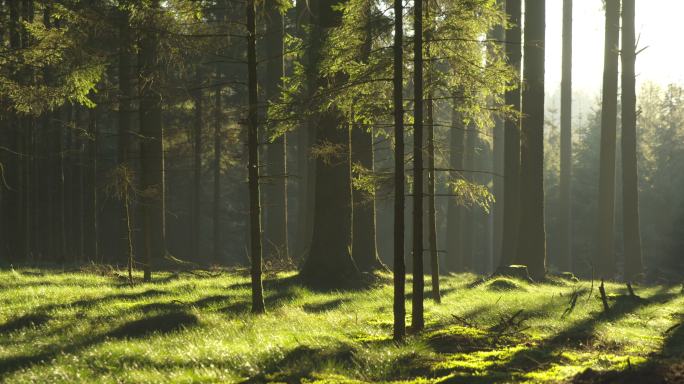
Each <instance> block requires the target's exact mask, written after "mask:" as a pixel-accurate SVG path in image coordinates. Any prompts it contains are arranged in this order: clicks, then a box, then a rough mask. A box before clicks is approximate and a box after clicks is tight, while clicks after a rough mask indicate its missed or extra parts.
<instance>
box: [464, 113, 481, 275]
mask: <svg viewBox="0 0 684 384" xmlns="http://www.w3.org/2000/svg"><path fill="white" fill-rule="evenodd" d="M465 128H466V130H465V132H464V133H465V146H464V150H463V169H464V170H465V171H463V173H464V174H465V175H467V177H466V179H468V181H469V182H471V183H474V182H476V181H477V178H476V177H474V176H475V173H473V172H470V171H472V170H474V169H475V147H476V146H477V141H478V132H477V130H476V128H475V127H474V126H473V125H472V124H469V125H468V126H466V127H465ZM475 209H477V208H475V207H468V208H466V209H464V212H463V215H462V216H461V232H462V233H463V238H462V239H461V255H462V257H463V259H462V260H463V269H464V270H466V271H469V272H475V271H476V268H475V237H476V234H477V231H476V229H475V225H476V223H477V220H476V218H477V214H476V212H475Z"/></svg>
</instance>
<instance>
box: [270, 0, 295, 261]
mask: <svg viewBox="0 0 684 384" xmlns="http://www.w3.org/2000/svg"><path fill="white" fill-rule="evenodd" d="M277 6H278V4H277V2H276V0H268V1H267V2H266V20H267V24H266V35H265V36H264V44H265V46H266V50H265V51H266V55H267V57H265V58H264V59H265V60H266V76H265V78H266V82H265V84H264V88H265V91H266V92H265V93H266V100H267V101H268V102H277V101H278V98H279V96H280V86H281V84H282V81H281V79H282V77H283V75H284V69H285V62H284V45H283V37H284V35H285V29H284V28H285V20H284V17H283V15H282V14H281V13H280V10H279V9H278V7H277ZM286 148H287V135H285V134H283V135H282V136H280V137H278V138H276V139H274V140H273V141H271V142H269V144H268V147H267V151H266V156H267V157H266V174H267V176H268V182H267V183H265V184H264V197H265V200H266V203H265V206H264V213H265V215H264V216H265V221H266V222H265V228H264V229H265V231H264V240H265V248H266V249H265V251H266V252H265V254H266V257H270V258H278V259H281V260H288V259H289V257H290V252H289V243H288V238H287V232H288V229H287V227H288V221H287V212H288V204H287V203H288V202H287V180H288V179H287V151H286Z"/></svg>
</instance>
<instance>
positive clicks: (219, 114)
mask: <svg viewBox="0 0 684 384" xmlns="http://www.w3.org/2000/svg"><path fill="white" fill-rule="evenodd" d="M214 72H215V74H214V77H215V80H214V81H215V82H216V84H215V90H214V196H213V198H214V199H213V202H212V203H213V219H214V227H213V230H214V236H213V238H214V253H213V262H214V264H218V263H220V262H221V253H222V252H221V251H222V248H221V231H222V226H221V204H222V200H223V199H222V197H221V156H222V152H223V150H222V146H221V142H222V140H223V138H222V137H221V133H222V132H221V124H222V120H223V111H222V109H221V108H222V107H223V103H222V98H221V81H222V80H221V66H220V65H219V64H216V66H215V71H214Z"/></svg>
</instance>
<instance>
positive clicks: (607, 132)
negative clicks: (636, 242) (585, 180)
mask: <svg viewBox="0 0 684 384" xmlns="http://www.w3.org/2000/svg"><path fill="white" fill-rule="evenodd" d="M605 28H606V30H605V35H606V38H605V48H604V62H603V94H602V103H601V150H600V161H601V163H600V170H599V203H598V250H597V252H596V254H595V255H594V268H595V269H596V272H597V274H598V276H599V277H600V278H604V279H610V278H612V277H613V276H614V275H615V242H614V230H615V147H616V138H615V137H616V129H617V128H616V125H617V85H618V49H619V46H618V44H619V34H620V0H606V24H605Z"/></svg>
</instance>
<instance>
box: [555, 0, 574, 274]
mask: <svg viewBox="0 0 684 384" xmlns="http://www.w3.org/2000/svg"><path fill="white" fill-rule="evenodd" d="M562 61H563V64H562V66H563V68H562V79H561V145H560V147H561V156H560V214H559V218H558V220H559V228H558V231H559V243H560V245H559V255H558V268H560V269H561V270H563V271H569V270H570V269H572V213H571V212H572V201H571V199H572V195H571V191H572V184H571V183H572V0H563V60H562Z"/></svg>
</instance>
